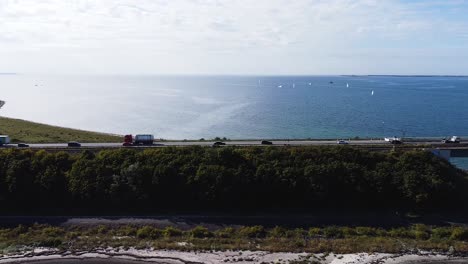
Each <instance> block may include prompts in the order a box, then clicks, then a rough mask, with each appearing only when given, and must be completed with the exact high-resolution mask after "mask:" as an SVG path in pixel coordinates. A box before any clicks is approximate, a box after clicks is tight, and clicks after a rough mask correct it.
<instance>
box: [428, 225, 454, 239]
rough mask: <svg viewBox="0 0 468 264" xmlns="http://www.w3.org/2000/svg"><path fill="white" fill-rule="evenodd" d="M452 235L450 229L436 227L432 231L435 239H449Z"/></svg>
mask: <svg viewBox="0 0 468 264" xmlns="http://www.w3.org/2000/svg"><path fill="white" fill-rule="evenodd" d="M451 235H452V230H451V228H449V227H436V228H433V229H432V237H433V238H434V239H449V238H450V236H451Z"/></svg>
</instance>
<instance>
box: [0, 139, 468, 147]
mask: <svg viewBox="0 0 468 264" xmlns="http://www.w3.org/2000/svg"><path fill="white" fill-rule="evenodd" d="M214 142H215V141H155V143H154V144H153V145H141V146H131V147H129V148H151V147H169V146H177V147H184V146H205V147H208V146H212V145H213V143H214ZM270 142H272V145H273V146H323V145H338V143H337V141H336V140H272V141H270ZM224 143H225V145H226V146H268V145H262V144H261V140H229V141H224ZM467 144H468V142H464V143H463V142H462V143H459V144H444V143H442V142H440V141H439V140H423V141H421V140H412V141H405V142H404V143H403V144H402V145H401V146H407V145H411V146H418V145H431V146H434V147H450V148H454V147H467ZM345 145H351V146H376V147H379V146H380V147H385V146H387V147H388V146H393V145H392V144H390V143H389V142H386V141H384V140H379V139H376V140H350V141H347V144H345ZM16 146H17V145H16V144H9V145H6V146H4V147H16ZM399 146H400V145H399ZM29 147H30V148H34V149H53V148H68V146H67V143H44V144H29ZM121 147H123V146H122V143H81V148H121ZM70 148H72V147H70Z"/></svg>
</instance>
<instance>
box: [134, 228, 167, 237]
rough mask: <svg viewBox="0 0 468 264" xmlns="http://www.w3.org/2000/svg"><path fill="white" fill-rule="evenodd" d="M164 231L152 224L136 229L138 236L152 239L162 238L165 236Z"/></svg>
mask: <svg viewBox="0 0 468 264" xmlns="http://www.w3.org/2000/svg"><path fill="white" fill-rule="evenodd" d="M163 234H166V233H164V232H163V231H162V230H160V229H157V228H154V227H151V226H144V227H141V228H139V229H138V230H137V231H136V236H137V237H138V238H150V239H156V238H160V237H162V236H163Z"/></svg>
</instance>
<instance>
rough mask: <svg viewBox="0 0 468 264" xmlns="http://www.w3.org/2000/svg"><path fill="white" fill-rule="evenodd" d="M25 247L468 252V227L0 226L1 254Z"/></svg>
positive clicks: (339, 252) (63, 248) (66, 248)
mask: <svg viewBox="0 0 468 264" xmlns="http://www.w3.org/2000/svg"><path fill="white" fill-rule="evenodd" d="M25 247H26V248H27V247H30V248H35V247H53V248H59V249H62V250H64V251H75V252H80V251H83V250H93V249H96V248H97V247H98V248H107V247H113V248H120V247H123V248H131V247H136V248H140V249H144V248H153V249H174V250H183V251H186V250H208V251H213V250H254V251H256V250H265V251H270V252H309V253H325V252H333V253H336V254H341V253H356V252H380V253H405V252H415V251H418V250H431V251H436V252H445V253H450V254H457V253H458V254H466V253H468V228H466V227H456V226H452V227H435V226H428V225H422V224H416V225H412V226H408V227H395V228H389V229H383V228H374V227H366V226H358V227H341V226H326V227H308V228H286V227H280V226H276V227H273V228H265V227H263V226H241V227H225V228H218V229H208V228H207V227H205V226H196V227H192V228H189V229H185V230H182V229H178V228H176V227H173V226H167V227H161V228H158V227H155V226H148V225H147V226H137V225H118V226H115V225H114V226H112V225H107V226H106V225H98V226H94V227H91V228H90V227H88V226H66V227H62V226H50V225H41V224H34V225H30V226H23V225H20V226H17V227H14V228H3V229H0V254H2V253H3V254H8V253H14V252H15V251H21V250H24V249H25Z"/></svg>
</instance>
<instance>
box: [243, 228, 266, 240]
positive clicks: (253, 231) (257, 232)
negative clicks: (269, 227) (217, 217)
mask: <svg viewBox="0 0 468 264" xmlns="http://www.w3.org/2000/svg"><path fill="white" fill-rule="evenodd" d="M238 232H239V235H240V236H241V237H246V238H263V237H265V235H266V231H265V228H263V226H246V227H241V228H240V229H239V230H238Z"/></svg>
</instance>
